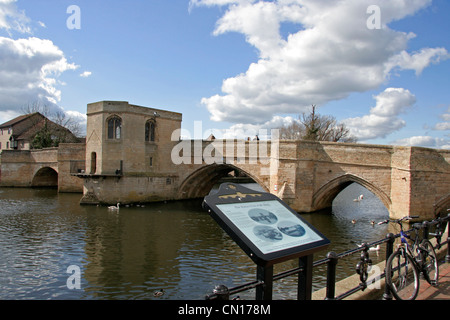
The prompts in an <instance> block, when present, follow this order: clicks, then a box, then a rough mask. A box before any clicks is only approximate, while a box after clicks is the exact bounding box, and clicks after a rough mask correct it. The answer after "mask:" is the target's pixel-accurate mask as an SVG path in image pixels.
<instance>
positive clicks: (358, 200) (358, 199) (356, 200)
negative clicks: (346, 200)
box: [353, 194, 364, 202]
mask: <svg viewBox="0 0 450 320" xmlns="http://www.w3.org/2000/svg"><path fill="white" fill-rule="evenodd" d="M363 198H364V195H362V194H361V195H360V196H359V197H358V198H356V199H353V201H355V202H360V201H361V200H362V199H363Z"/></svg>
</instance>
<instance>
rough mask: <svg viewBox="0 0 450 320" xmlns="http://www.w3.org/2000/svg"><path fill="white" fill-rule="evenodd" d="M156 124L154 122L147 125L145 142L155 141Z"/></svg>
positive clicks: (151, 121) (148, 122)
mask: <svg viewBox="0 0 450 320" xmlns="http://www.w3.org/2000/svg"><path fill="white" fill-rule="evenodd" d="M155 128H156V124H155V122H154V121H153V120H150V121H147V122H146V123H145V141H155Z"/></svg>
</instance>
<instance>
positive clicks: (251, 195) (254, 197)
mask: <svg viewBox="0 0 450 320" xmlns="http://www.w3.org/2000/svg"><path fill="white" fill-rule="evenodd" d="M203 207H204V209H205V210H207V211H208V212H209V214H210V215H211V216H212V217H213V218H214V219H215V220H216V221H217V223H218V224H219V225H220V226H221V227H222V228H223V229H224V230H225V231H226V232H227V233H228V234H229V235H230V237H231V238H232V239H233V240H234V241H236V243H237V244H238V245H239V246H240V247H241V248H242V249H243V250H244V251H245V252H246V253H247V254H248V255H249V256H250V258H251V259H252V260H253V261H255V263H257V264H258V265H272V264H275V263H279V262H282V261H286V260H290V259H293V258H297V257H301V256H305V255H309V254H312V253H314V252H316V251H319V250H322V249H324V248H325V247H326V246H328V244H329V243H330V242H329V240H328V239H327V238H325V236H323V235H322V234H321V233H320V232H319V231H317V230H316V229H315V228H314V227H313V226H312V225H310V224H309V223H308V222H307V221H305V220H304V219H303V218H301V217H300V215H298V214H297V213H296V212H295V211H294V210H292V209H291V208H290V207H289V206H288V205H287V204H286V203H284V202H283V201H282V200H281V199H279V198H278V197H276V196H275V195H273V194H270V193H264V192H258V191H254V190H251V189H248V188H245V187H243V186H241V185H238V184H233V183H223V184H222V185H221V186H220V188H219V191H218V193H216V194H212V195H209V196H206V197H205V199H204V201H203Z"/></svg>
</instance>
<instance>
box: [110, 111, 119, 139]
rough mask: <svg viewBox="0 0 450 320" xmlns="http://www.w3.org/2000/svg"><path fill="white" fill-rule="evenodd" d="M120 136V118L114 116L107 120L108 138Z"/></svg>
mask: <svg viewBox="0 0 450 320" xmlns="http://www.w3.org/2000/svg"><path fill="white" fill-rule="evenodd" d="M121 136H122V119H120V118H119V117H117V116H114V117H112V118H110V119H109V120H108V139H120V138H121Z"/></svg>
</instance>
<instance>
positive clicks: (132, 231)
mask: <svg viewBox="0 0 450 320" xmlns="http://www.w3.org/2000/svg"><path fill="white" fill-rule="evenodd" d="M360 194H363V195H364V199H363V200H362V201H360V202H354V201H353V199H355V198H357V197H358V196H359V195H360ZM80 197H81V195H80V194H58V193H57V192H56V191H55V190H48V189H12V188H2V189H0V270H1V273H0V299H39V300H43V299H90V300H100V299H102V300H103V299H204V297H205V295H206V294H210V293H211V292H212V289H213V288H214V286H215V285H217V284H225V285H227V286H228V287H233V286H237V285H240V284H243V283H244V282H248V281H253V280H255V276H256V267H255V265H254V263H253V262H252V260H250V259H249V258H248V257H247V255H246V254H245V253H244V252H243V251H242V250H241V249H240V248H239V247H238V246H237V245H236V244H235V243H234V242H233V241H232V240H231V239H230V238H229V237H228V235H227V234H226V233H225V232H224V231H222V229H221V228H220V227H219V226H218V225H217V224H216V223H215V221H214V220H213V219H212V218H211V217H210V216H209V215H208V214H207V213H206V212H204V211H203V210H202V209H201V206H200V205H201V201H184V202H169V203H156V204H147V205H146V206H145V207H136V206H134V207H130V208H125V207H122V208H121V209H120V211H119V212H110V211H108V210H107V208H106V207H95V206H80V205H79V204H78V203H79V200H80ZM302 217H303V218H304V219H306V220H307V221H309V222H310V223H312V224H313V225H314V226H315V227H316V228H317V229H318V230H319V231H320V232H321V233H323V234H324V235H325V236H326V237H327V238H328V239H330V240H331V245H330V246H329V247H328V248H327V249H326V250H325V251H322V252H320V253H317V254H315V255H314V259H315V260H317V259H320V258H322V257H324V256H325V255H326V253H327V252H329V251H335V252H337V253H340V252H343V251H346V250H349V249H354V248H356V247H357V244H359V243H362V242H372V241H375V240H378V239H381V238H384V237H385V235H386V234H387V233H388V230H387V226H386V225H383V226H377V225H375V226H372V225H371V224H370V221H371V220H374V221H381V220H383V219H386V218H387V217H388V212H387V210H386V208H385V207H384V205H383V204H382V203H381V201H379V200H378V198H377V197H376V196H375V195H373V194H372V193H371V192H370V191H368V190H367V189H365V188H363V187H361V186H360V185H358V184H352V185H350V186H349V187H348V188H347V189H345V190H344V191H342V192H341V193H340V194H339V195H338V197H336V199H335V200H334V202H333V212H332V213H331V214H330V213H328V214H322V213H321V214H319V213H315V214H302ZM353 219H356V223H352V220H353ZM358 256H359V255H357V256H355V257H354V258H352V259H345V260H342V261H340V262H339V264H338V278H339V279H341V278H344V277H346V276H348V275H350V274H354V269H355V264H356V263H357V259H358V258H359V257H358ZM371 258H372V260H373V262H374V263H377V262H378V261H381V260H383V258H384V248H383V247H382V248H381V250H380V251H379V252H373V253H371ZM296 266H297V261H288V262H285V263H282V264H278V265H276V266H275V273H278V272H280V271H283V270H287V269H290V268H294V267H296ZM74 268H75V269H74ZM73 270H75V271H73ZM78 271H79V272H78ZM325 277H326V270H325V268H315V270H314V278H313V282H314V289H318V288H321V287H324V285H325ZM78 279H79V281H78ZM296 284H297V279H296V277H295V276H293V277H289V278H285V279H283V280H280V281H277V282H275V283H274V293H273V297H274V299H290V298H295V294H296ZM161 289H163V290H164V295H163V296H160V297H154V296H153V293H154V292H155V291H156V290H161ZM240 297H241V298H246V299H253V298H254V291H250V292H247V293H241V294H240Z"/></svg>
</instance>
